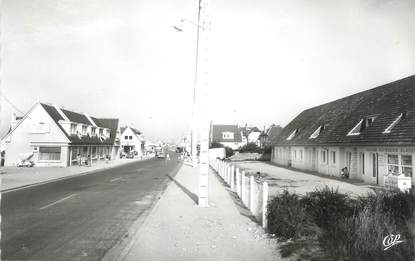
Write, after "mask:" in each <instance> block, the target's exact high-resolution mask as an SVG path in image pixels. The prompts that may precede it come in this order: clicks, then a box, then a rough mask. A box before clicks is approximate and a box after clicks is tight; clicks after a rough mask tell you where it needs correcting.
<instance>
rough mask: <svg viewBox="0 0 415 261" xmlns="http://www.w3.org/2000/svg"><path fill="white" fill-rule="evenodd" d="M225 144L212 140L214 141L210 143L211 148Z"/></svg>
mask: <svg viewBox="0 0 415 261" xmlns="http://www.w3.org/2000/svg"><path fill="white" fill-rule="evenodd" d="M223 147H224V146H223V145H222V144H221V143H219V142H216V141H212V143H210V146H209V149H215V148H223Z"/></svg>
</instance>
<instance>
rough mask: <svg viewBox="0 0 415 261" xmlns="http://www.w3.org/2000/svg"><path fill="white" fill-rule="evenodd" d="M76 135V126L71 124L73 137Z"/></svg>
mask: <svg viewBox="0 0 415 261" xmlns="http://www.w3.org/2000/svg"><path fill="white" fill-rule="evenodd" d="M75 134H76V124H73V123H72V124H71V135H75Z"/></svg>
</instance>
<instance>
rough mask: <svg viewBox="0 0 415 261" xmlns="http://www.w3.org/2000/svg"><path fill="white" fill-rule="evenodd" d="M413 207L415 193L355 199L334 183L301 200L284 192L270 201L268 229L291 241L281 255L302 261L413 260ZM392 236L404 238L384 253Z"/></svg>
mask: <svg viewBox="0 0 415 261" xmlns="http://www.w3.org/2000/svg"><path fill="white" fill-rule="evenodd" d="M414 211H415V196H414V193H413V192H411V193H402V192H399V191H395V192H380V193H377V194H371V195H368V196H367V197H364V198H359V199H352V198H350V197H349V196H348V195H345V194H341V193H339V192H338V190H337V189H336V190H334V189H332V188H329V187H324V188H321V189H317V190H315V191H314V192H311V193H307V195H306V196H304V197H302V198H300V197H299V196H298V195H296V194H290V193H289V192H288V191H284V192H283V193H282V194H278V195H277V196H276V197H274V198H273V199H271V200H270V201H269V203H268V213H267V216H268V230H269V233H273V234H275V235H276V236H277V237H278V238H279V239H280V240H288V239H292V240H291V241H288V242H286V243H285V244H283V245H282V246H281V254H282V255H283V256H289V255H296V256H297V259H298V260H357V261H363V260H411V258H412V257H413V256H415V250H414V248H415V240H414V228H415V224H414V223H415V219H414V215H415V213H414ZM390 234H394V235H396V234H400V235H401V240H404V242H403V243H401V244H398V245H395V246H393V247H392V248H390V249H388V250H387V251H385V250H384V246H383V239H384V238H385V236H387V235H390ZM316 242H318V243H317V244H316Z"/></svg>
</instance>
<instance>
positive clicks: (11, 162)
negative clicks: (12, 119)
mask: <svg viewBox="0 0 415 261" xmlns="http://www.w3.org/2000/svg"><path fill="white" fill-rule="evenodd" d="M2 142H3V143H4V148H5V152H6V153H5V166H16V165H17V163H19V162H20V161H21V160H22V159H23V158H24V156H25V155H27V154H30V153H33V157H32V158H31V160H32V161H34V162H35V163H36V166H61V167H65V166H67V162H68V159H69V155H68V145H69V143H70V141H69V139H68V138H67V137H66V136H65V134H64V133H62V130H61V129H60V128H59V127H58V126H57V124H56V123H55V122H54V121H53V119H51V118H50V116H49V114H48V113H47V112H46V111H45V110H44V109H43V107H42V106H41V105H40V104H36V105H35V106H34V107H33V108H32V109H31V110H30V111H29V113H28V114H27V115H26V116H25V117H24V118H23V119H22V120H21V121H20V122H19V123H18V124H17V125H16V126H15V128H14V129H13V130H12V131H11V132H10V133H9V134H8V135H6V136H5V137H4V139H3V140H2ZM45 147H47V148H58V147H59V148H60V155H59V159H55V160H52V159H49V160H46V159H42V157H40V156H39V154H40V153H41V152H40V150H41V149H40V148H45Z"/></svg>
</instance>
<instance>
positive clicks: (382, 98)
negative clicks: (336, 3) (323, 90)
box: [271, 76, 415, 185]
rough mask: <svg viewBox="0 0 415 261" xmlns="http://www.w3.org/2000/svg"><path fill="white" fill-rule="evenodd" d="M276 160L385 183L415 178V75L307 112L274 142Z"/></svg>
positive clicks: (322, 171)
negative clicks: (398, 178)
mask: <svg viewBox="0 0 415 261" xmlns="http://www.w3.org/2000/svg"><path fill="white" fill-rule="evenodd" d="M271 160H272V161H273V162H274V163H277V164H281V165H286V166H292V167H294V168H298V169H304V170H310V171H315V172H318V173H321V174H326V175H332V176H340V174H341V173H342V172H343V173H348V174H349V177H350V178H354V179H359V180H361V181H364V182H368V183H374V184H379V185H383V184H384V183H385V182H386V181H387V180H389V177H393V176H399V177H408V178H410V179H412V183H413V182H414V178H413V170H414V167H415V165H414V164H415V163H414V162H415V76H410V77H407V78H404V79H401V80H398V81H395V82H391V83H388V84H385V85H382V86H379V87H376V88H373V89H369V90H367V91H363V92H359V93H356V94H354V95H351V96H347V97H344V98H342V99H339V100H335V101H332V102H329V103H326V104H323V105H320V106H317V107H313V108H310V109H307V110H305V111H303V112H301V113H300V114H299V115H298V116H297V117H295V118H294V119H293V120H292V121H291V122H290V123H289V124H288V125H287V126H286V127H285V128H284V129H283V130H282V131H281V133H280V134H279V135H278V136H277V137H276V138H275V139H274V140H273V152H272V159H271Z"/></svg>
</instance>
